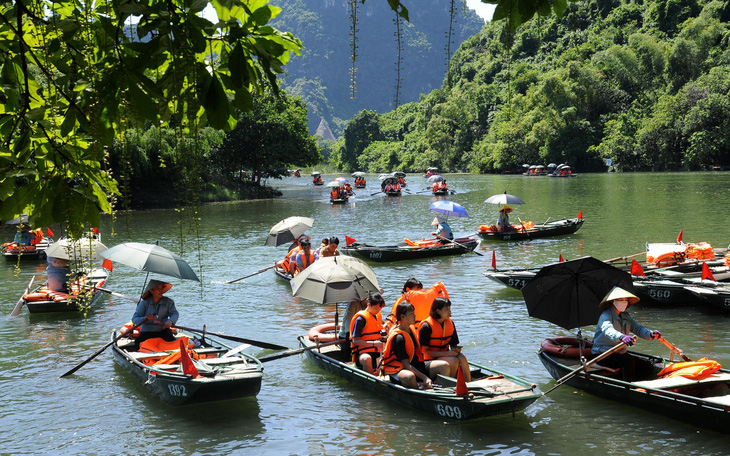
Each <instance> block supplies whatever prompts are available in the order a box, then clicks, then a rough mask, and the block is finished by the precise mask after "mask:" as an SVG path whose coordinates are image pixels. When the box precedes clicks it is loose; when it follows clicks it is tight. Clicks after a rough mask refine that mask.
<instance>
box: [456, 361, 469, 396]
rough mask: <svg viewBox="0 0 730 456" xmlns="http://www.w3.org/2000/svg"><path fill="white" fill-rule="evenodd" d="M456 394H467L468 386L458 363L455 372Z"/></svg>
mask: <svg viewBox="0 0 730 456" xmlns="http://www.w3.org/2000/svg"><path fill="white" fill-rule="evenodd" d="M456 394H457V395H458V396H464V395H466V394H469V388H468V387H467V386H466V381H465V380H464V373H463V372H461V365H459V368H458V370H457V372H456Z"/></svg>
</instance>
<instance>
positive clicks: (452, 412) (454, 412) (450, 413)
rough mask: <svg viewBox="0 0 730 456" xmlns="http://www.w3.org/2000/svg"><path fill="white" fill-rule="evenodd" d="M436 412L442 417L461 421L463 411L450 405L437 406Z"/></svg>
mask: <svg viewBox="0 0 730 456" xmlns="http://www.w3.org/2000/svg"><path fill="white" fill-rule="evenodd" d="M436 411H437V412H438V413H439V415H441V416H447V417H449V418H456V419H461V409H460V408H459V407H452V406H450V405H444V404H439V405H437V406H436Z"/></svg>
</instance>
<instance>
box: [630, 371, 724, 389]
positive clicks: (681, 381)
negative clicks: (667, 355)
mask: <svg viewBox="0 0 730 456" xmlns="http://www.w3.org/2000/svg"><path fill="white" fill-rule="evenodd" d="M728 381H730V373H725V372H722V373H719V374H712V375H710V376H709V377H707V378H703V379H702V380H693V379H691V378H684V377H670V378H658V379H656V380H644V381H641V382H634V385H636V386H638V387H646V388H653V389H670V388H680V387H683V386H692V385H699V384H702V383H715V382H728Z"/></svg>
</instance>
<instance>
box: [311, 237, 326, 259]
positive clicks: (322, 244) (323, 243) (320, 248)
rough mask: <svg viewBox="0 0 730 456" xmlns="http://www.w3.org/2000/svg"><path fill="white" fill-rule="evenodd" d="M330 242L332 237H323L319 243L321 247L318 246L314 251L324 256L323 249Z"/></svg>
mask: <svg viewBox="0 0 730 456" xmlns="http://www.w3.org/2000/svg"><path fill="white" fill-rule="evenodd" d="M329 243H330V238H323V239H322V243H321V244H320V245H319V247H317V250H315V251H314V253H316V254H317V255H319V256H320V257H322V251H323V250H325V249H327V246H328V245H329Z"/></svg>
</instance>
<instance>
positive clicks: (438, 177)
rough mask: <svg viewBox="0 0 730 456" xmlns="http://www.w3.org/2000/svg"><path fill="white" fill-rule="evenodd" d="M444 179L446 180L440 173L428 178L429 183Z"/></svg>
mask: <svg viewBox="0 0 730 456" xmlns="http://www.w3.org/2000/svg"><path fill="white" fill-rule="evenodd" d="M442 180H444V178H443V176H441V175H440V174H434V175H433V176H431V177H429V178H428V183H429V184H433V183H434V182H436V181H442Z"/></svg>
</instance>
